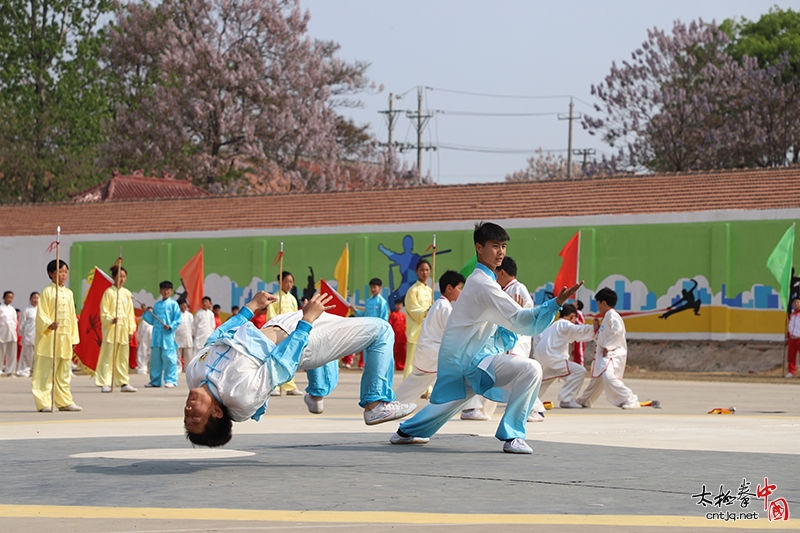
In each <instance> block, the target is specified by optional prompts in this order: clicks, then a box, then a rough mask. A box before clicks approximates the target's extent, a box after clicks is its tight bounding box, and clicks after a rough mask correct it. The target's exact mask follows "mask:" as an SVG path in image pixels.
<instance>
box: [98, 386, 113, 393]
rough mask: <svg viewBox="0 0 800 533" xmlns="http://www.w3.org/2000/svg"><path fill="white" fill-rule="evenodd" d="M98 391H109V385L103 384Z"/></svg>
mask: <svg viewBox="0 0 800 533" xmlns="http://www.w3.org/2000/svg"><path fill="white" fill-rule="evenodd" d="M100 392H111V387H109V386H108V385H103V386H102V387H101V388H100Z"/></svg>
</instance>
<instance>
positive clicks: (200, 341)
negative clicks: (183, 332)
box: [192, 309, 217, 350]
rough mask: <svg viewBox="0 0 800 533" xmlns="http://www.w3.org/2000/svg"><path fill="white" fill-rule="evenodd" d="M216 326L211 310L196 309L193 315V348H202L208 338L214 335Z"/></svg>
mask: <svg viewBox="0 0 800 533" xmlns="http://www.w3.org/2000/svg"><path fill="white" fill-rule="evenodd" d="M216 327H217V325H216V323H215V322H214V311H212V310H211V309H198V310H197V312H196V313H195V314H194V323H193V324H192V333H193V334H194V347H195V348H196V349H198V350H199V349H200V348H202V347H203V346H204V345H205V343H206V341H207V340H208V338H209V337H210V336H211V334H212V333H214V330H215V329H216Z"/></svg>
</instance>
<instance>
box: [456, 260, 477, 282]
mask: <svg viewBox="0 0 800 533" xmlns="http://www.w3.org/2000/svg"><path fill="white" fill-rule="evenodd" d="M477 265H478V256H477V255H473V256H472V259H470V260H469V261H467V264H465V265H464V266H463V267H461V270H459V272H460V273H461V275H462V276H464V277H465V278H468V277H469V275H470V274H472V271H473V270H475V267H476V266H477Z"/></svg>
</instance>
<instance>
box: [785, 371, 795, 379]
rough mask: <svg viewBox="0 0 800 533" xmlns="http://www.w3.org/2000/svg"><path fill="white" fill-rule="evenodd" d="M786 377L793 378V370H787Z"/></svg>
mask: <svg viewBox="0 0 800 533" xmlns="http://www.w3.org/2000/svg"><path fill="white" fill-rule="evenodd" d="M786 377H787V378H793V377H794V374H792V373H791V372H787V373H786Z"/></svg>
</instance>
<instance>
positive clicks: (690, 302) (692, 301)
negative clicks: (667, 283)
mask: <svg viewBox="0 0 800 533" xmlns="http://www.w3.org/2000/svg"><path fill="white" fill-rule="evenodd" d="M689 281H692V282H693V283H694V285H693V286H692V288H691V289H689V290H686V289H681V294H682V296H681V298H680V300H678V301H677V302H675V303H674V304H672V305H670V306H669V307H667V312H666V313H664V314H663V315H661V316H659V317H658V318H663V319H666V318H668V317H669V316H670V315H674V314H675V313H680V312H681V311H686V310H688V309H694V314H695V315H697V316H700V305H701V304H702V302H701V301H700V300H699V299H698V298H697V297H696V296H695V295H694V291H695V289H696V288H697V280H695V279H691V280H689ZM681 303H683V305H680V306H679V304H681Z"/></svg>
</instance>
